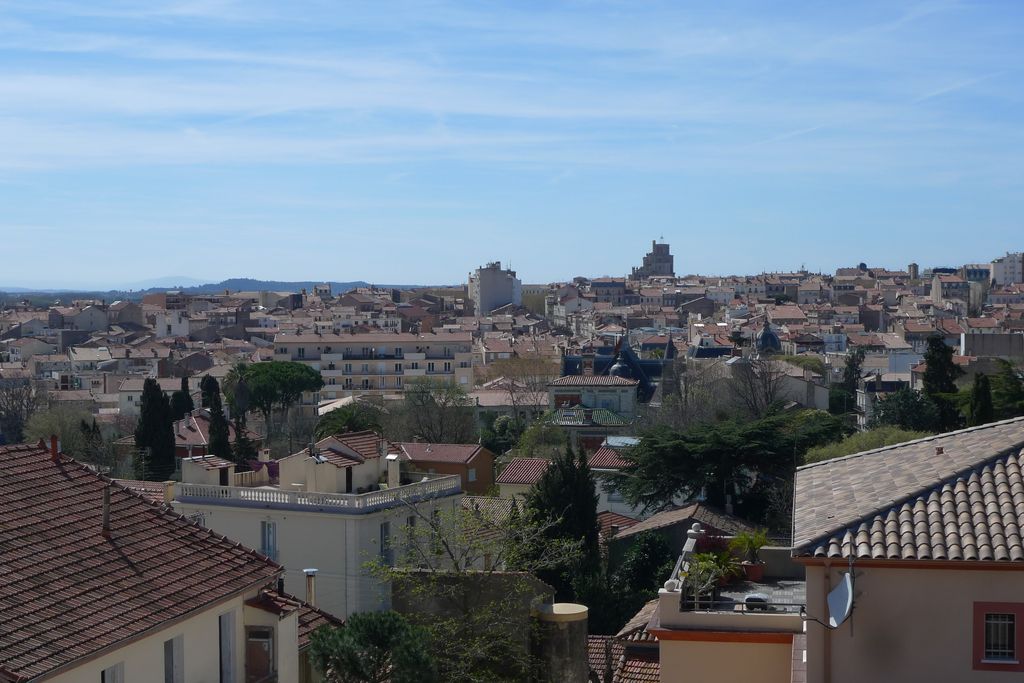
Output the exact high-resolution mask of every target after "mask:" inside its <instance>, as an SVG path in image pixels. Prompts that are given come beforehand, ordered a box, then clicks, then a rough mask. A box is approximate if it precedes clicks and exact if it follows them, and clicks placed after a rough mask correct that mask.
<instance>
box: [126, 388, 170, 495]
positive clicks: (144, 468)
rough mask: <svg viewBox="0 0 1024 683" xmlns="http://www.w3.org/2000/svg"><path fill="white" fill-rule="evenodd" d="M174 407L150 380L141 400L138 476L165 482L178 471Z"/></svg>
mask: <svg viewBox="0 0 1024 683" xmlns="http://www.w3.org/2000/svg"><path fill="white" fill-rule="evenodd" d="M171 424H172V423H171V404H170V401H168V400H167V396H166V395H165V394H164V392H163V391H162V390H161V389H160V385H159V384H158V383H157V381H156V380H155V379H153V378H151V377H147V378H146V381H145V382H144V383H143V385H142V401H141V409H140V413H139V422H138V426H137V427H136V428H135V447H136V448H137V449H138V451H139V452H138V461H137V463H136V477H138V478H139V479H152V480H156V481H163V480H165V479H169V478H170V477H171V475H172V474H173V473H174V470H175V469H176V465H177V463H176V461H175V453H174V429H173V427H172V426H171Z"/></svg>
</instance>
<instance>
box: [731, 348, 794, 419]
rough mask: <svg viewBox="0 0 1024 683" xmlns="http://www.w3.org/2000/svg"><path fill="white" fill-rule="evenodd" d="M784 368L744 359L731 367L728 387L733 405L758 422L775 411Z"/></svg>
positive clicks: (768, 362) (776, 363) (756, 359)
mask: <svg viewBox="0 0 1024 683" xmlns="http://www.w3.org/2000/svg"><path fill="white" fill-rule="evenodd" d="M785 378H786V370H785V367H784V366H783V365H782V364H781V363H778V362H776V361H773V360H771V359H768V358H745V359H740V360H738V361H737V362H736V363H735V364H734V365H733V366H732V375H731V377H730V378H729V382H728V387H729V392H730V394H731V395H732V397H733V399H734V401H735V402H736V404H737V405H738V406H739V407H740V408H741V409H743V410H745V411H746V412H747V414H748V415H749V416H750V417H751V418H753V419H755V420H757V419H760V418H762V417H765V416H766V415H768V414H769V413H770V412H771V411H772V410H774V409H775V408H776V407H777V406H778V404H779V401H780V400H781V398H782V389H783V384H782V383H783V382H784V381H785Z"/></svg>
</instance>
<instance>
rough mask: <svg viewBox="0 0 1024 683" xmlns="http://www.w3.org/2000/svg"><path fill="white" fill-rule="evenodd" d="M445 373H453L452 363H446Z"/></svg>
mask: <svg viewBox="0 0 1024 683" xmlns="http://www.w3.org/2000/svg"><path fill="white" fill-rule="evenodd" d="M444 371H445V372H451V371H452V364H451V363H445V364H444Z"/></svg>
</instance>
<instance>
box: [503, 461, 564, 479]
mask: <svg viewBox="0 0 1024 683" xmlns="http://www.w3.org/2000/svg"><path fill="white" fill-rule="evenodd" d="M550 464H551V461H550V460H545V459H544V458H512V460H510V461H509V463H508V465H506V466H505V469H503V470H502V471H501V474H500V475H498V479H497V480H496V481H497V483H499V484H536V483H537V482H538V481H540V478H541V476H543V474H544V472H545V471H547V469H548V465H550Z"/></svg>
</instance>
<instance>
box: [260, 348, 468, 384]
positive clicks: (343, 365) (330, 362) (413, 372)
mask: <svg viewBox="0 0 1024 683" xmlns="http://www.w3.org/2000/svg"><path fill="white" fill-rule="evenodd" d="M274 358H275V359H277V360H291V361H300V362H303V363H306V364H307V365H309V366H310V367H312V368H314V369H315V370H318V371H319V372H320V375H321V376H322V377H323V379H324V388H323V389H321V390H320V396H321V398H323V399H336V398H344V397H346V396H353V395H358V394H363V393H366V392H371V391H374V392H381V393H389V394H399V393H401V392H402V391H403V389H404V388H405V383H406V382H407V381H408V379H409V378H410V377H430V378H432V379H437V380H442V381H449V382H455V383H457V384H459V385H461V386H463V387H466V388H468V387H469V386H471V384H472V378H473V337H472V335H471V334H467V333H444V332H442V333H438V334H433V333H431V334H422V335H421V334H409V333H401V334H393V333H387V332H379V333H366V334H340V335H339V334H313V333H303V334H285V333H281V334H278V335H276V336H275V337H274Z"/></svg>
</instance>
